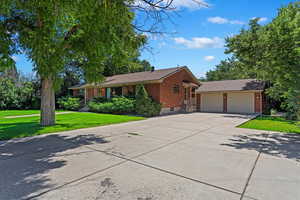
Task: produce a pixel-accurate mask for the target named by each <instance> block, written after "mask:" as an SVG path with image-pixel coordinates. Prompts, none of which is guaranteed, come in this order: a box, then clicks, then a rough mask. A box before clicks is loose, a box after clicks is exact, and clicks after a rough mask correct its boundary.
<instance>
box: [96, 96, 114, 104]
mask: <svg viewBox="0 0 300 200" xmlns="http://www.w3.org/2000/svg"><path fill="white" fill-rule="evenodd" d="M92 101H93V102H95V103H104V102H108V101H111V99H107V98H106V97H94V98H93V100H92Z"/></svg>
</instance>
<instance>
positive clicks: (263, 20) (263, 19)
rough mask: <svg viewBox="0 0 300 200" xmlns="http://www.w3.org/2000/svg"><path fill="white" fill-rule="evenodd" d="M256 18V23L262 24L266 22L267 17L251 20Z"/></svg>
mask: <svg viewBox="0 0 300 200" xmlns="http://www.w3.org/2000/svg"><path fill="white" fill-rule="evenodd" d="M256 18H259V19H258V23H263V22H266V21H268V18H267V17H252V18H251V19H256Z"/></svg>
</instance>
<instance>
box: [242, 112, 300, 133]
mask: <svg viewBox="0 0 300 200" xmlns="http://www.w3.org/2000/svg"><path fill="white" fill-rule="evenodd" d="M239 127H240V128H250V129H257V130H266V131H276V132H286V133H300V122H299V121H292V120H286V119H284V118H283V117H270V116H261V117H257V118H255V119H253V120H250V121H248V122H246V123H244V124H242V125H240V126H239Z"/></svg>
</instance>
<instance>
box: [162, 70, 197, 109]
mask: <svg viewBox="0 0 300 200" xmlns="http://www.w3.org/2000/svg"><path fill="white" fill-rule="evenodd" d="M183 80H186V81H190V82H194V80H193V79H192V77H191V76H190V74H188V73H187V72H186V71H185V70H181V71H179V72H177V73H175V74H173V75H171V76H169V77H168V78H166V79H165V80H164V81H163V82H162V83H161V85H160V103H161V104H162V105H163V107H182V106H183V100H184V87H183V85H182V81H183ZM175 85H179V93H174V91H173V87H174V86H175Z"/></svg>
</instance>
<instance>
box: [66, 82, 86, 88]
mask: <svg viewBox="0 0 300 200" xmlns="http://www.w3.org/2000/svg"><path fill="white" fill-rule="evenodd" d="M84 85H85V83H81V84H77V85H74V86H72V87H69V89H77V88H80V87H82V86H84Z"/></svg>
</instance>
